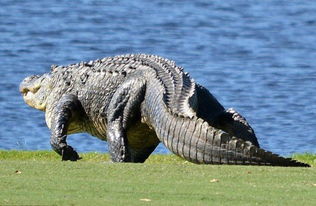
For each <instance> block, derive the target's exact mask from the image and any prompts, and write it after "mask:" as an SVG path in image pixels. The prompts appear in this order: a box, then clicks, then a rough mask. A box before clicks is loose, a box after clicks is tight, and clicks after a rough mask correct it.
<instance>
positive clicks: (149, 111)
mask: <svg viewBox="0 0 316 206" xmlns="http://www.w3.org/2000/svg"><path fill="white" fill-rule="evenodd" d="M19 89H20V92H21V93H22V96H23V99H24V101H25V102H26V103H27V104H28V105H29V106H31V107H33V108H36V109H38V110H41V111H44V112H45V120H46V124H47V126H48V128H49V129H50V131H51V137H50V144H51V146H52V149H53V150H54V151H56V152H57V153H58V154H59V155H61V159H62V160H70V161H76V160H78V159H80V157H79V155H78V153H77V152H76V150H75V149H74V148H73V147H71V146H70V145H68V144H67V141H66V139H67V135H70V134H73V133H83V132H85V133H89V134H91V135H92V136H96V137H98V138H100V139H101V140H105V141H107V142H108V149H109V153H110V157H111V160H112V161H113V162H144V161H145V160H146V159H147V158H148V157H149V155H150V154H151V153H152V152H153V151H154V149H155V148H156V147H157V145H158V144H159V143H160V142H162V143H163V144H164V145H165V146H166V147H167V148H168V149H169V150H170V151H171V152H173V153H174V154H176V155H178V156H180V157H182V158H184V159H185V160H187V161H189V162H193V163H198V164H235V165H271V166H302V167H308V166H309V165H308V164H305V163H302V162H298V161H295V160H293V159H291V158H284V157H282V156H279V155H277V154H274V153H272V152H269V151H266V150H264V149H262V148H260V146H259V143H258V140H257V137H256V135H255V132H254V130H253V129H252V128H251V126H250V125H249V123H248V122H247V120H246V119H245V118H244V117H243V116H242V115H241V114H239V113H238V112H237V111H236V110H234V109H225V108H224V107H223V106H222V105H221V104H220V103H219V102H218V100H217V99H216V98H215V97H214V96H213V95H212V94H211V93H210V92H209V91H208V90H207V89H206V88H205V87H203V86H201V85H199V84H198V83H196V82H195V81H194V79H193V78H191V77H190V76H189V74H188V73H186V72H184V71H183V68H182V67H180V66H177V65H176V63H175V62H174V61H172V60H169V59H166V58H163V57H160V56H156V55H147V54H128V55H120V56H114V57H106V58H103V59H97V60H93V61H88V62H80V63H76V64H71V65H67V66H57V65H52V66H51V71H50V72H49V73H45V74H43V75H33V76H29V77H26V78H25V79H24V80H23V81H22V82H21V84H20V88H19Z"/></svg>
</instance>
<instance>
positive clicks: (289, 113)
mask: <svg viewBox="0 0 316 206" xmlns="http://www.w3.org/2000/svg"><path fill="white" fill-rule="evenodd" d="M315 19H316V3H315V2H314V1H307V0H301V1H273V0H269V1H235V0H228V1H220V0H217V1H207V0H205V1H202V0H199V1H174V0H172V1H171V0H170V1H167V0H160V1H159V0H153V1H141V0H135V1H121V2H120V1H94V0H77V1H66V0H58V1H57V0H46V1H35V0H25V1H24V0H23V1H22V0H17V1H11V0H1V7H0V62H1V64H0V72H1V77H0V88H1V90H0V118H1V124H0V149H6V150H11V149H17V150H22V149H23V150H24V149H26V150H44V149H50V145H49V130H48V129H47V128H46V125H45V122H44V115H43V113H42V112H40V111H37V110H34V109H31V108H30V107H28V106H27V105H26V104H24V102H23V100H22V98H21V96H20V94H19V92H18V85H19V82H20V81H21V80H22V79H23V78H24V77H25V76H28V75H31V74H38V73H44V72H48V71H49V67H50V65H51V64H63V65H67V64H70V63H75V62H80V61H86V60H92V59H96V58H102V57H105V56H112V55H117V54H125V53H152V54H158V55H162V56H164V57H168V58H170V59H173V60H175V61H176V62H177V63H178V64H179V65H181V66H183V67H184V68H185V69H186V71H188V72H190V74H191V76H192V77H193V78H194V79H195V80H196V81H197V82H199V83H201V84H203V85H204V86H206V87H207V88H208V89H210V91H211V92H212V93H213V94H214V95H215V96H216V97H217V98H218V99H219V101H220V102H221V103H222V104H223V105H225V106H226V107H234V108H235V109H237V110H238V111H239V112H240V113H242V114H243V115H244V116H245V117H246V118H247V120H248V121H249V122H250V124H251V125H252V126H253V128H254V129H255V131H256V133H257V136H258V138H259V142H260V143H261V146H262V147H263V148H265V149H268V150H271V151H273V152H276V153H279V154H282V155H289V154H292V153H294V152H314V153H315V152H316V147H315V145H316V135H315V130H316V129H315V126H316V106H315V103H316V96H315V91H316V84H315V80H316V70H315V69H316V44H315V42H316V20H315ZM68 139H69V143H70V144H71V145H72V146H74V147H75V148H77V150H79V151H80V152H86V151H99V152H105V151H107V147H106V143H104V142H102V141H100V140H98V139H96V138H94V137H90V136H89V135H82V134H80V135H73V136H70V137H69V138H68ZM156 152H167V150H166V149H165V148H164V147H163V146H162V145H160V147H159V148H158V149H157V150H156Z"/></svg>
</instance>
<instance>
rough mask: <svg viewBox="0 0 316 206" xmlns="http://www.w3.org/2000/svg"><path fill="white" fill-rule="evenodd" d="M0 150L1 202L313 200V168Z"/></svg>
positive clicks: (307, 158) (311, 159) (314, 158)
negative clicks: (118, 160)
mask: <svg viewBox="0 0 316 206" xmlns="http://www.w3.org/2000/svg"><path fill="white" fill-rule="evenodd" d="M82 156H83V159H82V160H80V161H78V162H62V161H60V157H59V156H58V155H56V154H55V153H53V152H47V151H36V152H22V151H0V205H124V206H126V205H316V169H315V166H316V155H309V154H305V155H296V156H295V158H296V159H299V160H301V161H304V162H307V163H309V164H311V165H313V167H312V168H292V167H287V168H282V167H265V166H231V165H228V166H227V165H195V164H192V163H188V162H186V161H183V160H182V159H180V158H178V157H176V156H174V155H152V156H151V157H150V158H149V159H148V160H147V161H146V163H144V164H131V163H124V164H114V163H110V162H109V161H108V156H107V155H104V154H95V153H88V154H83V155H82Z"/></svg>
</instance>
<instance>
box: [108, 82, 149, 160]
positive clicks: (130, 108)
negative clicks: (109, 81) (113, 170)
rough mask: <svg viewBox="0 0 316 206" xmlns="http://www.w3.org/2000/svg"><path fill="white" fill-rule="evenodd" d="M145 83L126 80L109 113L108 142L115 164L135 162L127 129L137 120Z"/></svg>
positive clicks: (116, 94) (117, 93)
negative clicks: (136, 116)
mask: <svg viewBox="0 0 316 206" xmlns="http://www.w3.org/2000/svg"><path fill="white" fill-rule="evenodd" d="M144 93H145V81H144V80H142V79H138V78H130V79H128V80H126V81H125V82H124V83H123V84H122V85H121V86H120V87H119V88H118V90H117V91H116V92H115V94H114V95H113V97H112V99H111V102H110V104H109V107H108V112H107V121H108V122H107V126H108V127H107V141H108V146H109V152H110V155H111V159H112V161H113V162H133V157H132V154H131V152H130V148H129V145H128V139H127V135H126V133H127V127H128V124H131V121H133V120H135V114H136V113H137V112H136V111H140V104H141V102H142V101H143V99H144Z"/></svg>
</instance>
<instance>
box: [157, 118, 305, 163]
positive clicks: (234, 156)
mask: <svg viewBox="0 0 316 206" xmlns="http://www.w3.org/2000/svg"><path fill="white" fill-rule="evenodd" d="M156 123H157V124H156V125H155V126H154V127H155V130H156V133H157V134H158V137H159V139H160V140H161V141H162V142H163V143H164V144H165V146H166V147H167V148H168V149H170V150H171V151H172V152H173V153H175V154H177V155H179V156H181V157H183V158H184V159H186V160H188V161H190V162H194V163H200V164H237V165H271V166H298V167H309V165H308V164H305V163H302V162H297V161H295V160H293V159H291V158H284V157H281V156H278V155H276V154H273V153H271V152H268V151H265V150H263V149H260V148H258V147H256V146H255V145H253V144H252V143H251V142H249V141H244V140H242V139H240V138H237V137H234V136H231V135H229V134H228V133H226V132H224V131H222V130H220V129H216V128H214V127H212V126H210V125H209V124H208V123H207V122H206V121H204V120H202V119H200V118H187V117H183V116H178V115H176V114H171V113H168V114H167V115H161V119H160V121H159V122H156Z"/></svg>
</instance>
